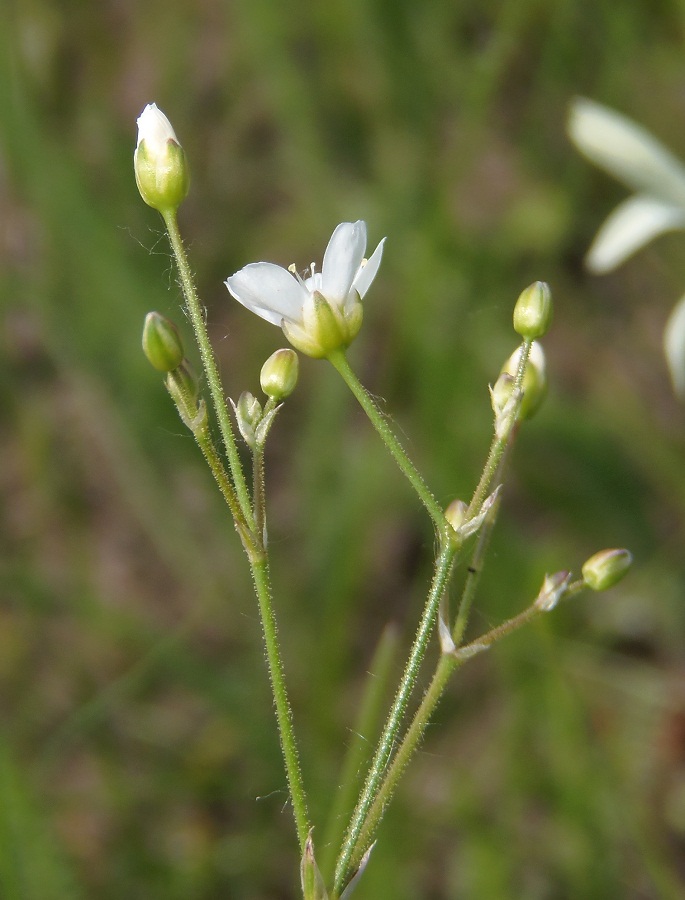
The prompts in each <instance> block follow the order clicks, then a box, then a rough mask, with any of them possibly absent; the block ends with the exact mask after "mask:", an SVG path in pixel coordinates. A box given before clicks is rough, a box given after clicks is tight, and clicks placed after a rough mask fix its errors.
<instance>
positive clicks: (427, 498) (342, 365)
mask: <svg viewBox="0 0 685 900" xmlns="http://www.w3.org/2000/svg"><path fill="white" fill-rule="evenodd" d="M328 359H329V360H330V362H331V363H332V365H333V366H334V367H335V368H336V369H337V371H338V372H339V373H340V375H341V376H342V378H343V381H344V382H345V384H346V385H347V386H348V387H349V389H350V390H351V391H352V393H353V394H354V396H355V397H356V398H357V400H358V401H359V405H360V406H361V407H362V409H363V410H364V412H365V413H366V415H367V416H368V417H369V419H370V421H371V424H372V425H373V427H374V428H375V429H376V431H377V432H378V434H379V435H380V438H381V440H382V441H383V443H384V444H385V446H386V447H387V448H388V450H389V451H390V453H391V454H392V457H393V459H394V460H395V462H396V463H397V465H398V466H399V467H400V469H401V470H402V472H403V473H404V475H405V476H406V477H407V479H408V480H409V482H410V483H411V485H412V487H413V488H414V490H415V491H416V493H417V494H418V497H419V499H420V500H421V502H422V503H423V505H424V506H425V507H426V509H427V510H428V513H429V514H430V517H431V518H432V519H433V521H434V522H435V525H436V527H437V528H438V529H439V531H442V530H443V529H444V527H445V513H444V511H443V509H442V507H441V506H440V504H439V503H438V501H437V500H436V499H435V497H434V496H433V494H432V493H431V491H430V489H429V488H428V485H427V484H426V482H425V481H424V480H423V478H422V477H421V475H420V474H419V472H418V470H417V468H416V466H415V465H414V463H413V462H412V461H411V460H410V459H409V457H408V456H407V454H406V452H405V450H404V448H403V447H402V445H401V444H400V442H399V441H398V440H397V438H396V437H395V434H394V432H393V431H392V429H391V428H390V426H389V425H388V423H387V420H386V417H385V416H384V415H383V413H382V411H381V410H380V409H379V408H378V407H377V406H376V403H375V402H374V400H373V398H372V397H371V394H369V392H368V391H367V390H366V388H365V387H364V385H363V384H362V383H361V382H360V381H359V379H358V378H357V376H356V375H355V374H354V372H353V371H352V369H351V368H350V364H349V362H348V361H347V357H346V356H345V352H344V350H335V351H333V352H332V353H330V354H329V355H328Z"/></svg>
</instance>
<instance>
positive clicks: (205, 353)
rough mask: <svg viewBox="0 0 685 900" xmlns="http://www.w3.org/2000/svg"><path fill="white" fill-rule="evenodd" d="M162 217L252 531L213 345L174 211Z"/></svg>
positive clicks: (226, 447)
mask: <svg viewBox="0 0 685 900" xmlns="http://www.w3.org/2000/svg"><path fill="white" fill-rule="evenodd" d="M162 215H163V217H164V224H165V225H166V228H167V232H168V234H169V241H170V243H171V249H172V250H173V252H174V256H175V257H176V265H177V266H178V273H179V277H180V279H181V287H182V288H183V295H184V297H185V301H186V307H187V309H188V314H189V315H190V321H191V323H192V326H193V329H194V331H195V338H196V340H197V343H198V346H199V348H200V356H201V357H202V365H203V368H204V370H205V375H206V376H207V384H208V385H209V390H210V393H211V395H212V404H213V406H214V411H215V413H216V417H217V420H218V422H219V429H220V430H221V438H222V440H223V444H224V448H225V450H226V456H227V457H228V464H229V467H230V470H231V475H232V477H233V483H234V484H235V489H236V494H237V495H238V502H239V503H240V508H241V510H242V513H243V516H244V517H245V521H246V522H247V523H248V525H249V527H250V528H253V527H254V516H253V514H252V507H251V505H250V494H249V491H248V487H247V483H246V481H245V476H244V474H243V470H242V466H241V464H240V457H239V455H238V447H237V445H236V442H235V437H234V434H233V428H232V427H231V420H230V418H229V415H228V409H227V407H226V399H225V397H224V389H223V386H222V384H221V377H220V375H219V369H218V368H217V364H216V360H215V358H214V351H213V350H212V345H211V343H210V341H209V335H208V334H207V326H206V325H205V320H204V316H203V313H202V308H201V306H200V299H199V297H198V295H197V290H196V289H195V282H194V281H193V276H192V273H191V271H190V266H189V264H188V257H187V256H186V252H185V248H184V246H183V241H182V240H181V234H180V232H179V230H178V221H177V219H176V213H175V211H167V212H164V213H162Z"/></svg>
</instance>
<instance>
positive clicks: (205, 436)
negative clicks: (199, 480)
mask: <svg viewBox="0 0 685 900" xmlns="http://www.w3.org/2000/svg"><path fill="white" fill-rule="evenodd" d="M192 432H193V436H194V438H195V440H196V441H197V444H198V446H199V448H200V450H201V451H202V455H203V456H204V458H205V460H206V461H207V465H208V466H209V468H210V470H211V472H212V475H213V476H214V480H215V481H216V483H217V484H218V485H219V489H220V491H221V493H222V495H223V498H224V500H225V501H226V504H227V506H228V508H229V509H230V510H231V514H232V516H233V519H234V521H235V527H236V530H237V532H238V534H239V535H240V539H241V541H242V543H243V546H244V547H245V550H246V552H247V553H248V554H249V553H250V552H254V551H255V550H256V549H257V547H256V546H255V543H254V536H253V535H252V532H251V531H250V529H249V528H248V525H247V523H246V522H245V518H244V517H243V514H242V510H241V508H240V504H239V503H238V498H237V496H236V493H235V489H234V488H233V484H232V483H231V479H230V478H229V477H228V474H227V472H226V470H225V468H224V465H223V463H222V461H221V457H220V456H219V453H218V452H217V449H216V447H215V446H214V441H213V440H212V434H211V431H210V429H209V426H208V424H207V418H206V417H205V418H204V420H203V422H202V424H200V425H199V426H197V427H193V428H192Z"/></svg>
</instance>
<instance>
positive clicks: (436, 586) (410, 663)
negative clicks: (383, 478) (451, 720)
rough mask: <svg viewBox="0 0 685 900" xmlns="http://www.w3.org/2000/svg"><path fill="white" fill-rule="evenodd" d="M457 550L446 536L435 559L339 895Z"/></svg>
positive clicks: (344, 852)
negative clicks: (423, 605)
mask: <svg viewBox="0 0 685 900" xmlns="http://www.w3.org/2000/svg"><path fill="white" fill-rule="evenodd" d="M456 553H457V550H456V548H455V547H454V545H453V544H452V543H451V542H450V541H449V539H444V540H443V544H442V547H441V549H440V554H439V555H438V558H437V559H436V562H435V571H434V574H433V581H432V583H431V588H430V592H429V594H428V598H427V600H426V605H425V607H424V610H423V614H422V616H421V621H420V623H419V627H418V629H417V632H416V636H415V638H414V643H413V645H412V648H411V652H410V654H409V659H408V660H407V665H406V667H405V670H404V674H403V675H402V680H401V682H400V686H399V688H398V690H397V694H396V695H395V699H394V701H393V704H392V708H391V710H390V713H389V715H388V719H387V721H386V723H385V727H384V729H383V733H382V734H381V737H380V740H379V742H378V747H377V748H376V752H375V754H374V757H373V760H372V761H371V765H370V767H369V772H368V775H367V777H366V781H365V783H364V787H363V789H362V792H361V795H360V797H359V800H358V801H357V806H356V808H355V810H354V813H353V814H352V819H351V820H350V824H349V826H348V828H347V833H346V835H345V841H344V843H343V846H342V849H341V851H340V856H339V858H338V863H337V865H336V869H335V891H336V896H339V894H340V892H341V890H342V889H343V887H344V886H345V884H346V881H347V878H348V875H349V874H350V872H351V866H350V862H351V860H352V858H353V855H354V858H355V860H357V859H358V858H361V856H362V854H363V851H364V850H365V849H366V847H365V846H362V845H361V844H360V841H359V838H360V835H361V833H362V831H363V830H364V825H365V821H366V817H367V814H368V812H369V810H370V808H371V806H372V804H373V803H374V800H375V798H376V794H377V792H378V787H379V785H380V783H381V781H382V780H383V776H384V774H385V770H386V768H387V765H388V763H389V761H390V757H391V755H392V749H393V746H394V745H395V743H396V741H397V738H398V735H399V732H400V728H401V726H402V720H403V719H404V714H405V712H406V709H407V704H408V702H409V697H410V696H411V693H412V691H413V689H414V686H415V684H416V680H417V678H418V675H419V669H420V667H421V663H422V661H423V658H424V656H425V653H426V647H427V645H428V639H429V637H430V634H431V631H432V630H433V626H434V624H435V618H436V616H437V612H438V606H439V605H440V598H441V597H442V595H443V593H444V591H445V587H446V585H447V582H448V580H449V576H450V574H451V571H452V566H453V563H454V559H455V556H456ZM357 848H359V851H360V852H357Z"/></svg>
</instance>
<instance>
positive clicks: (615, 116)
mask: <svg viewBox="0 0 685 900" xmlns="http://www.w3.org/2000/svg"><path fill="white" fill-rule="evenodd" d="M568 133H569V136H570V138H571V140H572V141H573V142H574V144H575V145H576V147H578V149H579V150H580V151H581V153H584V154H585V156H587V157H588V159H590V160H591V161H592V162H593V163H595V165H597V166H599V167H600V168H602V169H604V170H605V171H606V172H609V174H610V175H613V176H614V177H615V178H618V179H619V180H620V181H623V182H624V183H625V184H627V185H628V187H631V188H634V189H635V190H637V191H639V192H647V193H650V194H653V195H655V196H657V197H661V198H662V199H663V200H666V201H668V202H671V203H678V204H680V205H683V206H685V166H683V164H682V163H681V162H680V160H679V159H678V158H677V157H675V156H674V155H673V154H672V153H671V151H670V150H668V149H667V148H666V147H664V145H663V144H661V143H660V142H659V141H658V140H657V139H656V138H655V137H654V136H653V135H651V134H650V133H649V132H648V131H647V130H646V129H645V128H642V127H641V126H640V125H638V124H637V123H636V122H633V121H632V120H631V119H629V118H627V117H626V116H622V115H621V114H620V113H617V112H615V111H614V110H613V109H608V108H607V107H606V106H602V105H601V104H599V103H595V102H594V101H592V100H587V99H586V98H584V97H577V98H576V99H575V100H574V101H573V102H572V103H571V108H570V113H569V118H568Z"/></svg>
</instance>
